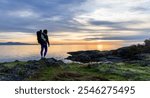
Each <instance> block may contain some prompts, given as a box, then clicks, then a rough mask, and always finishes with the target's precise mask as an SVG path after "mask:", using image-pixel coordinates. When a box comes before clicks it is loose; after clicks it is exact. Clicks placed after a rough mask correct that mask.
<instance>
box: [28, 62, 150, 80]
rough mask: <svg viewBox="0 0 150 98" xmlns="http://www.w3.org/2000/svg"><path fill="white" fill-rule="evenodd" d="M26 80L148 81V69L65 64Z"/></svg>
mask: <svg viewBox="0 0 150 98" xmlns="http://www.w3.org/2000/svg"><path fill="white" fill-rule="evenodd" d="M26 80H42V81H45V80H46V81H48V80H50V81H51V80H52V81H57V80H59V81H87V80H88V81H107V80H108V81H109V80H110V81H136V80H138V81H147V80H150V67H149V66H146V67H143V66H140V65H139V64H128V63H114V64H88V65H82V64H77V63H71V64H66V65H63V66H58V67H47V68H44V69H41V70H40V71H39V72H38V73H37V74H36V75H34V76H32V77H30V78H28V79H26Z"/></svg>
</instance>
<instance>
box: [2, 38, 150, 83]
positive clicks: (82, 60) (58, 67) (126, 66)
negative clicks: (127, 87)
mask: <svg viewBox="0 0 150 98" xmlns="http://www.w3.org/2000/svg"><path fill="white" fill-rule="evenodd" d="M68 54H70V56H69V57H68V58H67V59H69V60H72V61H75V62H73V63H64V62H63V61H61V60H56V59H54V58H47V59H41V60H31V61H27V62H23V61H17V60H16V61H14V62H5V63H0V81H23V80H25V81H68V80H69V81H137V80H138V81H150V40H145V43H144V44H142V45H132V46H129V47H123V48H119V49H116V50H110V51H98V50H90V51H77V52H69V53H68ZM78 62H79V63H78Z"/></svg>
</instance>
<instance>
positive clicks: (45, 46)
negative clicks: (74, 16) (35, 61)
mask: <svg viewBox="0 0 150 98" xmlns="http://www.w3.org/2000/svg"><path fill="white" fill-rule="evenodd" d="M44 48H45V52H44V57H45V56H46V54H47V50H48V48H47V45H44Z"/></svg>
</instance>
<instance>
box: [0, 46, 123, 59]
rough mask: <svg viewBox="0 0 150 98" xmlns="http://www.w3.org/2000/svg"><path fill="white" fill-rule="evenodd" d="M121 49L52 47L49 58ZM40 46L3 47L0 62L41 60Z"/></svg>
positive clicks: (108, 47) (111, 47) (1, 47)
mask: <svg viewBox="0 0 150 98" xmlns="http://www.w3.org/2000/svg"><path fill="white" fill-rule="evenodd" d="M119 47H121V46H120V45H51V46H50V47H49V49H48V54H47V58H51V57H53V58H56V59H59V60H64V58H66V57H68V56H69V55H68V54H67V52H71V51H79V50H111V49H116V48H119ZM39 51H40V46H39V45H1V46H0V62H10V61H15V60H20V61H27V60H38V59H40V53H39Z"/></svg>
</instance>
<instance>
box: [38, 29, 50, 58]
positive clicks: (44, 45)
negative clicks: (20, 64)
mask: <svg viewBox="0 0 150 98" xmlns="http://www.w3.org/2000/svg"><path fill="white" fill-rule="evenodd" d="M47 33H48V31H47V30H46V29H45V30H43V32H42V30H40V31H38V32H37V40H38V43H39V44H40V45H41V52H40V54H41V58H45V56H46V54H47V51H48V46H50V43H49V39H48V35H47Z"/></svg>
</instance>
